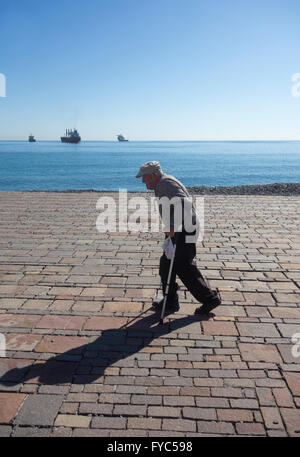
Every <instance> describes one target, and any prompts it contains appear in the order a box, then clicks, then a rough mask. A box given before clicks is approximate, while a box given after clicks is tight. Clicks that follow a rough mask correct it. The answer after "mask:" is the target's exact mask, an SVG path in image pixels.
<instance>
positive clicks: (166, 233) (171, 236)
mask: <svg viewBox="0 0 300 457" xmlns="http://www.w3.org/2000/svg"><path fill="white" fill-rule="evenodd" d="M170 230H171V231H170V232H164V233H165V235H167V236H169V237H170V238H174V236H175V232H174V227H172V226H171V227H170Z"/></svg>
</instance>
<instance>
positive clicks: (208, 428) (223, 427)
mask: <svg viewBox="0 0 300 457" xmlns="http://www.w3.org/2000/svg"><path fill="white" fill-rule="evenodd" d="M197 430H198V432H199V433H201V434H202V433H205V434H208V435H210V434H212V435H218V434H220V435H234V434H235V433H234V428H233V425H232V424H229V423H228V422H221V421H219V422H215V421H199V422H197Z"/></svg>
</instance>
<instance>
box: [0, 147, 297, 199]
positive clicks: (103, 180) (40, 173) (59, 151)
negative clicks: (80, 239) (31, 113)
mask: <svg viewBox="0 0 300 457" xmlns="http://www.w3.org/2000/svg"><path fill="white" fill-rule="evenodd" d="M149 160H158V161H159V162H160V163H161V165H162V168H163V170H164V171H165V172H166V173H168V174H172V175H174V176H176V177H177V178H178V179H180V180H181V181H182V182H183V183H184V184H185V185H186V186H199V185H206V186H234V185H242V184H267V183H273V182H300V141H253V142H248V141H234V142H231V141H225V142H223V141H222V142H221V141H195V142H193V141H174V142H173V141H163V142H159V141H153V142H145V141H132V142H128V143H118V142H110V141H82V142H81V143H79V144H77V145H72V144H64V143H61V142H59V141H37V142H36V143H29V142H27V141H0V190H1V191H4V190H6V191H8V190H10V191H11V190H68V189H95V190H118V189H119V188H126V189H128V190H145V186H144V184H142V182H141V179H136V178H135V175H136V174H137V172H138V170H139V167H140V165H141V164H142V163H144V162H147V161H149Z"/></svg>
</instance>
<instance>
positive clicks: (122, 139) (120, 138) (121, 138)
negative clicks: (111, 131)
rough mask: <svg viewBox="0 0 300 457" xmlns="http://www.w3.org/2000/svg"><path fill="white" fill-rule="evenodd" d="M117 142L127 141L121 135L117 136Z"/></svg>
mask: <svg viewBox="0 0 300 457" xmlns="http://www.w3.org/2000/svg"><path fill="white" fill-rule="evenodd" d="M118 141H128V140H126V139H125V138H124V137H123V135H118Z"/></svg>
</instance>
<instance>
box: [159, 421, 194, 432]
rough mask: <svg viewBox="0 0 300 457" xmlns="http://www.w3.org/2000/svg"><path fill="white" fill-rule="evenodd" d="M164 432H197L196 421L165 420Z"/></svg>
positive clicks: (163, 423)
mask: <svg viewBox="0 0 300 457" xmlns="http://www.w3.org/2000/svg"><path fill="white" fill-rule="evenodd" d="M162 430H170V431H174V432H176V431H181V432H195V431H196V421H194V420H188V419H163V422H162Z"/></svg>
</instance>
